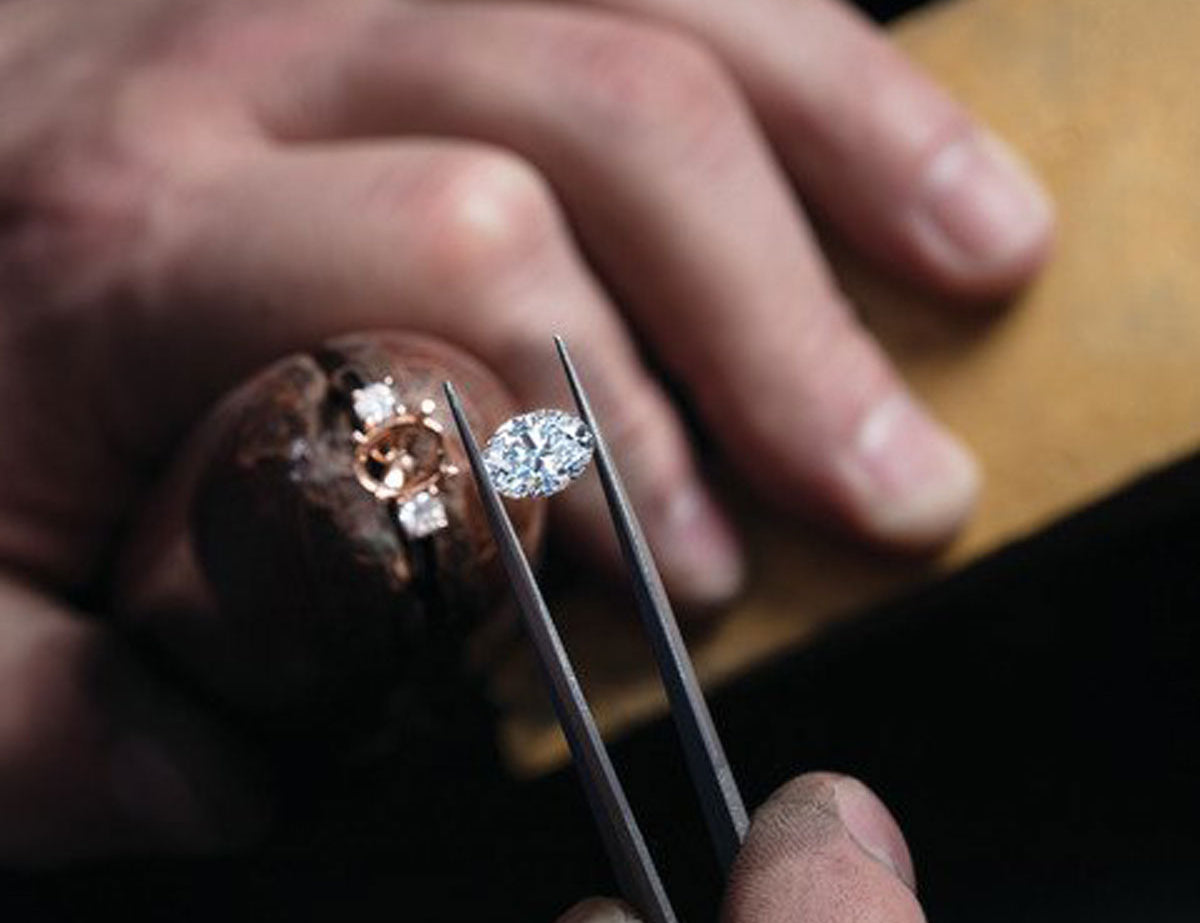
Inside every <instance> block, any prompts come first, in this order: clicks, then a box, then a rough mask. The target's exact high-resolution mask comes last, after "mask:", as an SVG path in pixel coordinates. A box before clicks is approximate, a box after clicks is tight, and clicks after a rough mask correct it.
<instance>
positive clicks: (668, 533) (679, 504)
mask: <svg viewBox="0 0 1200 923" xmlns="http://www.w3.org/2000/svg"><path fill="white" fill-rule="evenodd" d="M656 531H657V535H656V536H655V538H657V541H655V542H654V543H653V544H655V546H656V547H657V548H658V549H659V551H658V563H659V566H660V567H661V568H662V571H663V578H664V580H665V581H666V582H667V584H668V585H669V586H670V587H671V589H672V590H673V593H672V595H673V596H676V597H678V598H679V599H680V601H681V602H684V603H686V604H691V605H696V606H711V605H716V604H718V603H722V602H727V601H728V600H729V599H731V598H732V597H733V596H735V595H736V594H737V592H738V590H740V589H741V586H742V579H743V576H744V570H745V568H744V564H743V561H742V553H741V549H740V548H739V547H738V543H737V539H736V538H735V537H734V533H733V529H732V527H731V526H730V525H729V523H728V521H727V520H726V518H725V516H724V514H723V513H722V512H721V511H720V510H719V509H718V507H717V505H716V504H715V503H714V502H713V501H712V499H711V498H710V497H709V495H708V492H707V491H706V490H705V489H704V488H703V487H700V486H698V485H694V484H693V485H687V486H684V487H680V488H679V489H677V490H676V491H675V492H674V493H672V495H671V497H670V499H669V501H668V502H667V505H666V508H665V509H664V511H663V515H662V517H661V518H660V519H659V520H658V522H657V530H656Z"/></svg>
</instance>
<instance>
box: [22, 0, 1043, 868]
mask: <svg viewBox="0 0 1200 923" xmlns="http://www.w3.org/2000/svg"><path fill="white" fill-rule="evenodd" d="M0 111H3V112H4V114H5V117H4V119H3V120H2V122H0V574H2V575H3V576H0V858H10V859H21V860H25V861H30V860H35V859H47V860H55V859H62V858H67V857H72V856H79V855H92V854H97V853H105V852H110V851H119V850H123V849H134V848H137V849H140V848H146V847H147V846H161V847H169V848H180V849H208V848H215V847H218V846H221V845H224V844H228V843H230V842H232V841H236V840H238V839H240V838H243V837H245V836H248V835H251V834H252V833H253V831H254V830H256V829H257V828H258V826H259V825H260V820H261V819H260V818H259V817H258V812H257V811H256V810H255V808H254V800H253V798H252V796H251V795H249V793H248V791H247V790H246V788H245V786H244V784H243V782H242V775H241V768H240V763H239V759H238V757H237V755H236V754H235V752H234V751H233V750H232V749H231V747H230V746H229V744H228V742H227V741H226V740H225V739H224V737H223V735H222V732H221V729H220V728H219V727H217V726H216V725H215V723H214V722H213V721H212V720H211V719H210V718H209V717H207V716H205V715H202V714H199V713H197V712H196V711H195V710H194V709H192V708H190V707H189V706H187V705H185V704H184V703H183V701H182V700H180V699H178V698H176V697H175V696H173V695H172V694H171V692H170V690H168V689H165V688H161V685H160V684H159V683H158V682H157V681H156V680H153V679H151V678H150V677H149V676H148V675H147V674H145V673H144V672H143V671H142V670H141V668H140V667H139V666H138V664H137V663H136V661H135V660H134V658H133V657H132V656H131V655H130V654H129V653H128V652H127V651H125V650H123V649H122V647H121V645H120V642H119V640H118V639H117V638H116V636H115V635H114V634H113V633H111V632H109V631H108V630H106V628H105V627H104V626H103V625H102V624H101V623H100V622H98V621H95V620H85V619H84V618H83V617H82V615H83V613H82V611H81V610H82V609H85V608H86V609H92V610H96V612H95V613H93V614H97V613H104V612H105V610H107V609H108V608H111V602H110V600H109V599H108V597H107V594H106V587H107V586H108V582H107V581H108V579H109V576H110V570H111V563H112V561H113V560H114V559H115V558H116V557H118V556H119V554H120V544H121V541H122V538H123V536H125V535H127V534H128V533H129V531H130V530H131V529H132V528H133V525H134V524H135V523H136V521H137V519H138V517H139V515H140V510H141V505H142V503H143V501H144V499H145V497H146V495H147V492H148V490H149V488H150V486H151V485H152V483H153V482H154V481H155V480H157V479H158V478H159V476H160V475H161V474H162V472H163V471H164V470H165V469H167V468H168V467H169V466H170V465H171V462H172V457H173V455H174V454H175V453H176V452H177V451H178V447H179V445H180V440H181V439H182V437H183V435H184V434H186V433H187V432H188V431H189V430H190V429H191V428H192V427H193V425H194V424H195V422H196V420H197V419H198V418H199V417H200V416H202V414H203V413H204V411H205V410H206V409H207V408H208V407H210V406H211V405H212V403H213V402H214V400H215V399H216V398H217V397H218V396H219V395H220V394H221V393H223V392H224V391H225V390H226V389H228V388H229V387H231V386H232V385H233V384H234V383H235V382H236V381H238V380H239V379H241V378H242V377H244V376H245V375H247V374H248V373H250V372H251V371H253V370H254V369H256V368H258V367H259V366H261V365H262V364H264V363H265V362H267V361H269V360H271V359H273V358H275V357H277V356H280V355H282V354H285V353H288V352H291V351H294V350H297V349H304V348H308V347H311V346H312V345H313V344H315V343H317V342H319V341H321V340H324V339H326V338H328V337H330V336H334V335H337V334H340V333H344V332H347V331H351V330H357V329H367V328H378V327H404V328H409V329H413V330H416V331H419V332H423V333H427V334H433V335H436V336H440V337H441V338H443V339H445V340H448V341H450V342H453V343H455V344H458V345H459V346H461V347H463V348H465V349H466V350H468V351H470V352H472V353H474V354H475V355H477V356H478V357H480V358H481V359H482V360H483V361H484V362H485V363H487V364H488V365H490V366H491V368H492V369H493V370H494V371H495V372H496V373H498V374H499V375H500V377H501V378H503V379H504V380H505V381H506V382H507V383H508V385H509V386H510V387H511V388H512V390H513V391H514V392H515V393H516V394H517V395H518V397H519V398H520V399H521V400H522V401H524V402H527V403H528V404H529V405H530V406H531V407H533V406H543V405H546V404H552V403H555V402H556V400H557V398H558V396H559V395H560V394H561V391H560V389H561V383H560V380H559V373H558V371H557V369H556V366H555V363H554V361H553V358H552V355H551V352H550V348H549V344H550V339H549V338H550V335H551V334H552V333H561V334H563V335H565V336H566V337H567V339H568V340H569V341H570V342H571V343H572V345H573V346H574V347H575V355H576V357H577V360H578V362H579V364H580V365H581V366H582V371H583V373H584V375H585V376H586V378H587V381H588V384H589V387H590V390H591V391H592V392H593V394H594V398H595V400H596V403H597V405H598V410H599V412H600V414H601V415H602V417H603V418H604V419H605V420H606V421H607V423H608V427H607V429H608V433H609V437H610V441H611V442H612V443H613V447H614V449H615V451H616V453H617V455H618V457H619V458H620V460H621V462H622V464H623V469H624V471H625V473H626V476H627V480H628V482H629V487H630V490H631V493H632V494H633V499H634V502H635V504H636V505H637V506H638V507H639V509H640V510H641V511H642V514H643V517H644V519H645V524H646V527H647V531H648V534H649V538H650V540H651V543H652V544H653V545H654V547H655V549H656V551H657V552H658V555H659V558H660V563H661V565H662V567H663V570H664V573H665V576H666V578H667V581H668V583H669V584H670V586H671V588H672V590H673V591H674V592H675V594H676V595H677V597H679V598H680V599H682V600H684V601H691V602H711V601H714V600H719V599H722V598H725V597H727V596H728V595H729V594H731V593H732V592H734V591H735V590H736V588H737V586H738V583H739V580H740V577H741V565H740V559H739V555H738V550H737V545H736V542H735V539H734V538H733V536H732V534H731V532H730V530H729V527H728V526H727V524H726V522H725V520H724V518H723V516H722V515H721V513H720V512H719V510H718V509H717V507H716V505H715V504H714V503H713V502H712V500H711V499H710V498H709V494H708V492H707V490H706V488H705V487H704V486H703V484H702V482H701V480H700V479H699V478H698V477H697V474H696V470H695V465H694V462H693V459H692V457H691V455H690V450H689V447H688V442H687V439H686V438H685V433H684V429H683V426H682V424H681V422H680V417H679V415H678V413H677V410H676V409H675V408H674V407H673V406H672V404H671V402H670V401H669V400H668V399H667V397H666V394H665V392H664V389H663V386H662V384H661V383H660V382H659V381H658V380H656V378H655V377H654V376H653V375H652V374H651V373H650V372H649V371H648V370H647V367H646V365H645V364H644V363H643V360H642V357H641V354H640V353H639V348H638V344H644V345H645V347H646V348H647V350H648V351H649V352H650V353H651V354H652V355H653V356H654V358H655V359H656V361H657V362H658V363H661V366H662V367H663V368H665V369H667V370H668V371H669V373H670V374H671V376H672V377H673V378H674V379H675V381H676V382H677V383H678V385H679V386H680V387H681V388H682V390H683V391H684V392H686V394H687V396H688V397H689V399H690V400H691V401H692V402H694V404H695V406H696V408H697V410H698V411H699V413H700V415H701V417H702V419H703V420H704V421H705V422H706V423H707V425H708V427H709V428H710V429H711V430H712V432H713V434H714V435H715V436H716V437H718V438H719V439H720V441H721V442H723V443H724V444H725V446H726V447H727V449H728V450H729V454H730V456H731V457H732V458H733V460H734V461H735V462H737V463H739V464H740V465H741V466H742V469H743V470H744V472H745V475H746V477H747V479H748V480H749V481H751V482H753V483H754V484H756V485H757V486H758V487H759V488H761V489H762V490H764V491H766V492H767V493H768V496H770V497H771V498H772V500H773V501H774V502H775V503H786V504H788V505H793V506H796V507H802V508H806V509H809V510H815V511H819V512H821V513H822V514H824V515H828V516H832V517H833V518H835V519H837V520H839V521H840V522H842V523H843V524H845V525H846V526H848V527H849V528H851V529H853V530H856V531H857V532H859V533H861V534H862V535H864V536H866V537H868V538H873V539H876V540H879V541H882V542H886V543H891V544H897V545H905V546H922V545H927V544H930V543H935V542H938V541H940V540H942V539H944V538H945V537H947V536H948V535H949V534H950V533H951V532H952V531H953V530H954V528H955V527H956V526H957V525H958V524H959V522H960V521H961V520H962V518H963V517H964V515H965V514H966V512H967V511H968V509H969V507H970V504H971V500H972V497H973V494H974V491H975V489H976V479H977V478H976V472H975V468H974V466H973V464H972V462H971V460H970V458H969V456H968V455H967V454H966V452H965V451H964V450H963V449H962V448H961V447H960V446H959V445H958V444H957V443H956V442H955V441H954V440H953V438H952V437H951V436H949V435H948V434H947V433H945V432H944V431H943V430H942V429H941V428H940V427H939V426H938V425H937V424H936V423H935V422H934V421H932V420H931V419H930V418H929V417H928V416H927V415H926V414H925V412H924V411H923V410H922V409H921V408H920V407H919V406H918V405H917V404H916V403H915V402H914V401H913V400H912V399H911V398H910V397H909V396H908V395H907V393H906V391H905V389H904V387H903V385H902V383H901V382H900V381H899V379H898V378H897V376H896V374H895V372H894V371H893V370H892V369H891V367H890V366H889V365H888V363H887V361H886V359H885V358H884V356H883V355H882V354H881V353H880V351H879V349H878V348H877V347H876V346H875V345H874V344H873V343H872V342H871V340H870V339H869V338H868V337H867V336H866V335H865V334H864V333H863V331H862V329H861V328H860V327H859V326H858V324H857V323H856V322H855V320H854V317H853V315H852V313H851V311H850V310H849V308H848V307H847V305H846V304H845V302H844V300H843V298H842V296H841V295H840V294H839V293H838V291H837V289H836V287H835V286H834V284H833V283H832V281H831V279H830V276H829V273H828V271H827V269H826V267H825V265H824V263H823V261H822V258H821V255H820V253H819V252H818V250H817V248H816V245H815V243H814V239H813V235H812V233H811V231H810V229H809V227H808V224H807V222H806V220H805V217H804V214H803V211H802V207H801V205H800V204H799V202H798V201H797V198H796V196H795V195H794V189H799V191H800V195H801V197H802V198H803V200H804V202H805V203H807V204H808V205H809V206H811V207H812V208H814V209H817V210H819V211H820V212H821V213H822V214H824V215H825V216H827V218H828V219H829V221H831V222H832V223H833V224H834V225H836V226H837V227H838V228H839V229H840V230H841V231H842V232H843V233H845V234H846V235H847V236H848V237H849V238H850V239H852V240H853V241H854V242H856V243H857V244H858V245H860V246H861V247H862V248H863V249H864V250H866V251H868V252H869V253H870V254H872V255H873V256H875V257H877V258H878V259H880V260H882V261H884V262H886V263H887V264H888V265H890V266H892V267H893V268H894V269H895V270H896V271H898V272H901V273H904V274H906V275H908V276H911V277H914V278H916V279H918V280H921V281H923V282H925V283H927V284H929V285H932V286H934V287H937V288H940V289H942V290H945V291H949V292H952V293H957V294H962V295H967V296H990V295H996V294H1000V293H1003V292H1004V291H1006V290H1008V289H1009V288H1012V287H1013V286H1016V285H1018V284H1020V283H1021V282H1022V281H1023V280H1024V279H1025V278H1027V277H1028V276H1029V275H1030V273H1032V272H1033V271H1034V269H1035V268H1036V266H1037V265H1038V263H1039V262H1040V261H1041V260H1042V259H1043V257H1044V255H1045V252H1046V249H1047V246H1048V238H1049V234H1050V225H1051V218H1050V209H1049V207H1048V205H1047V204H1046V202H1045V200H1044V198H1043V197H1042V195H1041V194H1040V193H1039V192H1038V190H1037V188H1036V187H1035V186H1034V185H1033V183H1032V182H1031V181H1030V180H1029V179H1028V177H1027V176H1026V175H1025V174H1024V172H1023V171H1022V170H1021V168H1020V167H1019V166H1017V164H1016V161H1015V160H1014V159H1013V158H1012V157H1011V156H1010V155H1009V154H1007V153H1006V152H1005V151H1004V149H1003V148H1002V147H1001V146H1000V145H999V143H998V142H997V141H995V140H994V139H993V138H991V137H990V136H989V135H987V134H986V133H985V132H984V131H983V130H982V129H980V128H979V127H978V126H976V125H974V124H973V123H972V121H971V120H970V118H969V117H968V116H967V115H966V114H964V113H963V112H962V111H961V110H960V109H959V108H958V107H956V106H955V105H954V104H953V103H952V102H951V101H950V100H949V99H948V98H947V97H946V96H945V94H943V93H942V92H941V91H939V90H938V89H937V88H936V87H934V86H933V85H931V84H930V83H929V81H928V80H926V79H925V78H923V77H922V76H920V75H919V74H918V73H916V72H915V71H914V70H913V69H912V68H911V67H910V66H909V65H908V64H907V63H905V62H904V61H903V60H902V59H901V58H900V56H899V55H898V54H897V53H896V52H895V51H894V50H893V49H892V48H891V47H890V46H889V45H888V44H887V43H886V41H884V39H883V38H882V37H881V36H880V35H878V34H877V33H876V32H875V31H874V30H872V29H871V28H870V27H869V26H868V25H866V24H865V23H864V22H862V21H860V19H858V18H857V17H856V16H855V15H853V14H852V13H850V12H849V11H848V10H846V9H844V8H843V7H841V6H839V5H837V4H836V3H833V2H831V0H746V2H744V3H739V4H729V3H725V2H721V0H687V2H684V0H596V2H594V3H585V2H579V3H575V4H557V5H549V4H538V3H515V2H514V3H509V2H491V3H466V2H463V3H457V2H453V3H451V2H444V3H437V4H434V3H419V2H397V0H259V2H254V3H250V2H246V0H197V2H190V3H179V2H176V0H108V2H105V3H95V2H90V0H8V2H6V3H4V4H2V5H0ZM558 505H559V506H560V507H561V511H562V513H563V518H564V519H565V520H567V524H568V525H569V526H570V527H571V528H572V530H573V533H572V534H573V535H574V536H576V537H577V539H578V540H579V541H581V542H583V543H585V544H587V543H588V542H589V541H591V542H592V543H593V544H595V546H596V547H597V548H599V547H601V545H602V543H601V541H600V540H599V539H593V537H595V536H599V535H602V534H607V532H606V526H605V525H604V524H603V523H602V522H601V520H600V518H599V517H600V516H601V514H600V513H599V512H598V511H599V509H600V507H599V505H597V504H594V503H591V502H590V500H589V498H588V497H587V494H586V493H585V492H582V491H577V492H572V493H570V494H568V495H566V496H565V497H564V499H563V501H562V503H561V504H558Z"/></svg>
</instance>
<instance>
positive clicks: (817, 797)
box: [558, 773, 925, 923]
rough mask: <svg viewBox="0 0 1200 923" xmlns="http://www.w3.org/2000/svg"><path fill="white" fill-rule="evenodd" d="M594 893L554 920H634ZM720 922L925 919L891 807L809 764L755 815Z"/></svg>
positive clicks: (898, 922)
mask: <svg viewBox="0 0 1200 923" xmlns="http://www.w3.org/2000/svg"><path fill="white" fill-rule="evenodd" d="M636 919H637V918H636V917H635V916H634V915H633V914H632V912H631V911H629V910H628V909H627V908H625V907H623V906H622V905H620V904H617V903H615V902H613V901H607V900H596V899H593V900H589V901H585V902H584V903H582V904H580V905H579V906H577V907H575V908H574V909H572V910H571V911H570V912H568V913H567V914H566V915H565V916H563V917H562V918H561V919H560V920H559V921H558V923H635V921H636ZM721 919H722V921H723V923H801V921H803V923H923V921H924V920H925V915H924V914H923V913H922V912H921V906H920V904H918V903H917V898H916V878H915V876H914V874H913V866H912V859H911V858H910V857H909V854H908V847H907V846H906V845H905V843H904V837H903V836H902V835H901V833H900V828H899V827H897V826H896V822H895V821H894V820H893V819H892V816H891V814H889V813H888V810H887V808H885V807H884V806H883V804H882V803H881V802H880V801H879V799H878V798H876V797H875V796H874V795H873V794H872V793H871V791H870V790H869V789H867V788H866V787H865V786H864V785H863V784H862V783H861V782H858V781H856V780H855V779H850V778H847V777H845V776H835V775H830V774H827V773H811V774H809V775H805V776H801V777H800V778H798V779H795V780H793V781H792V782H791V783H789V784H788V785H786V786H784V787H783V788H782V789H780V790H779V791H778V792H776V793H775V795H774V796H773V797H772V798H771V800H770V801H768V802H767V803H766V804H765V805H763V807H761V808H760V809H759V810H758V812H757V813H756V814H755V815H754V823H753V824H752V825H751V827H750V832H749V834H748V836H747V838H746V843H745V845H744V846H743V847H742V852H741V854H740V855H739V856H738V861H737V864H736V865H735V866H734V871H733V875H732V876H731V878H730V882H729V889H728V892H727V894H726V896H725V907H724V912H723V913H722V915H721Z"/></svg>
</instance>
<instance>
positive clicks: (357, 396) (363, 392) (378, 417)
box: [350, 381, 396, 427]
mask: <svg viewBox="0 0 1200 923" xmlns="http://www.w3.org/2000/svg"><path fill="white" fill-rule="evenodd" d="M350 401H351V403H352V404H353V406H354V415H355V416H356V417H358V420H359V422H360V423H362V425H363V426H366V427H372V426H378V425H379V424H380V423H382V422H383V421H384V420H386V419H387V418H388V417H390V416H391V415H392V414H394V413H395V412H396V392H395V391H393V390H392V386H391V385H390V384H388V383H387V382H383V381H376V382H372V383H371V384H369V385H365V386H363V387H361V388H356V389H355V390H354V391H353V392H352V393H351V395H350Z"/></svg>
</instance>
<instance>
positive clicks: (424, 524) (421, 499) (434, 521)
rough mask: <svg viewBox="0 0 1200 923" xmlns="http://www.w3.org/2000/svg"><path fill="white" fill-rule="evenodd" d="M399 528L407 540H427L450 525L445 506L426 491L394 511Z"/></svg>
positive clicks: (406, 501)
mask: <svg viewBox="0 0 1200 923" xmlns="http://www.w3.org/2000/svg"><path fill="white" fill-rule="evenodd" d="M396 518H397V519H398V520H399V522H400V527H401V528H402V529H403V530H404V534H405V535H407V536H408V537H409V538H414V539H415V538H427V537H428V536H430V535H433V533H435V532H440V531H441V530H442V529H445V528H446V527H447V526H449V525H450V518H449V516H447V515H446V505H445V504H444V503H442V501H441V499H440V498H439V497H436V496H434V495H433V494H431V493H430V492H429V491H427V490H422V491H420V492H419V493H418V494H417V495H416V496H415V497H413V498H412V499H411V500H405V501H404V502H403V503H401V504H400V506H399V507H398V508H397V510H396Z"/></svg>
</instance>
